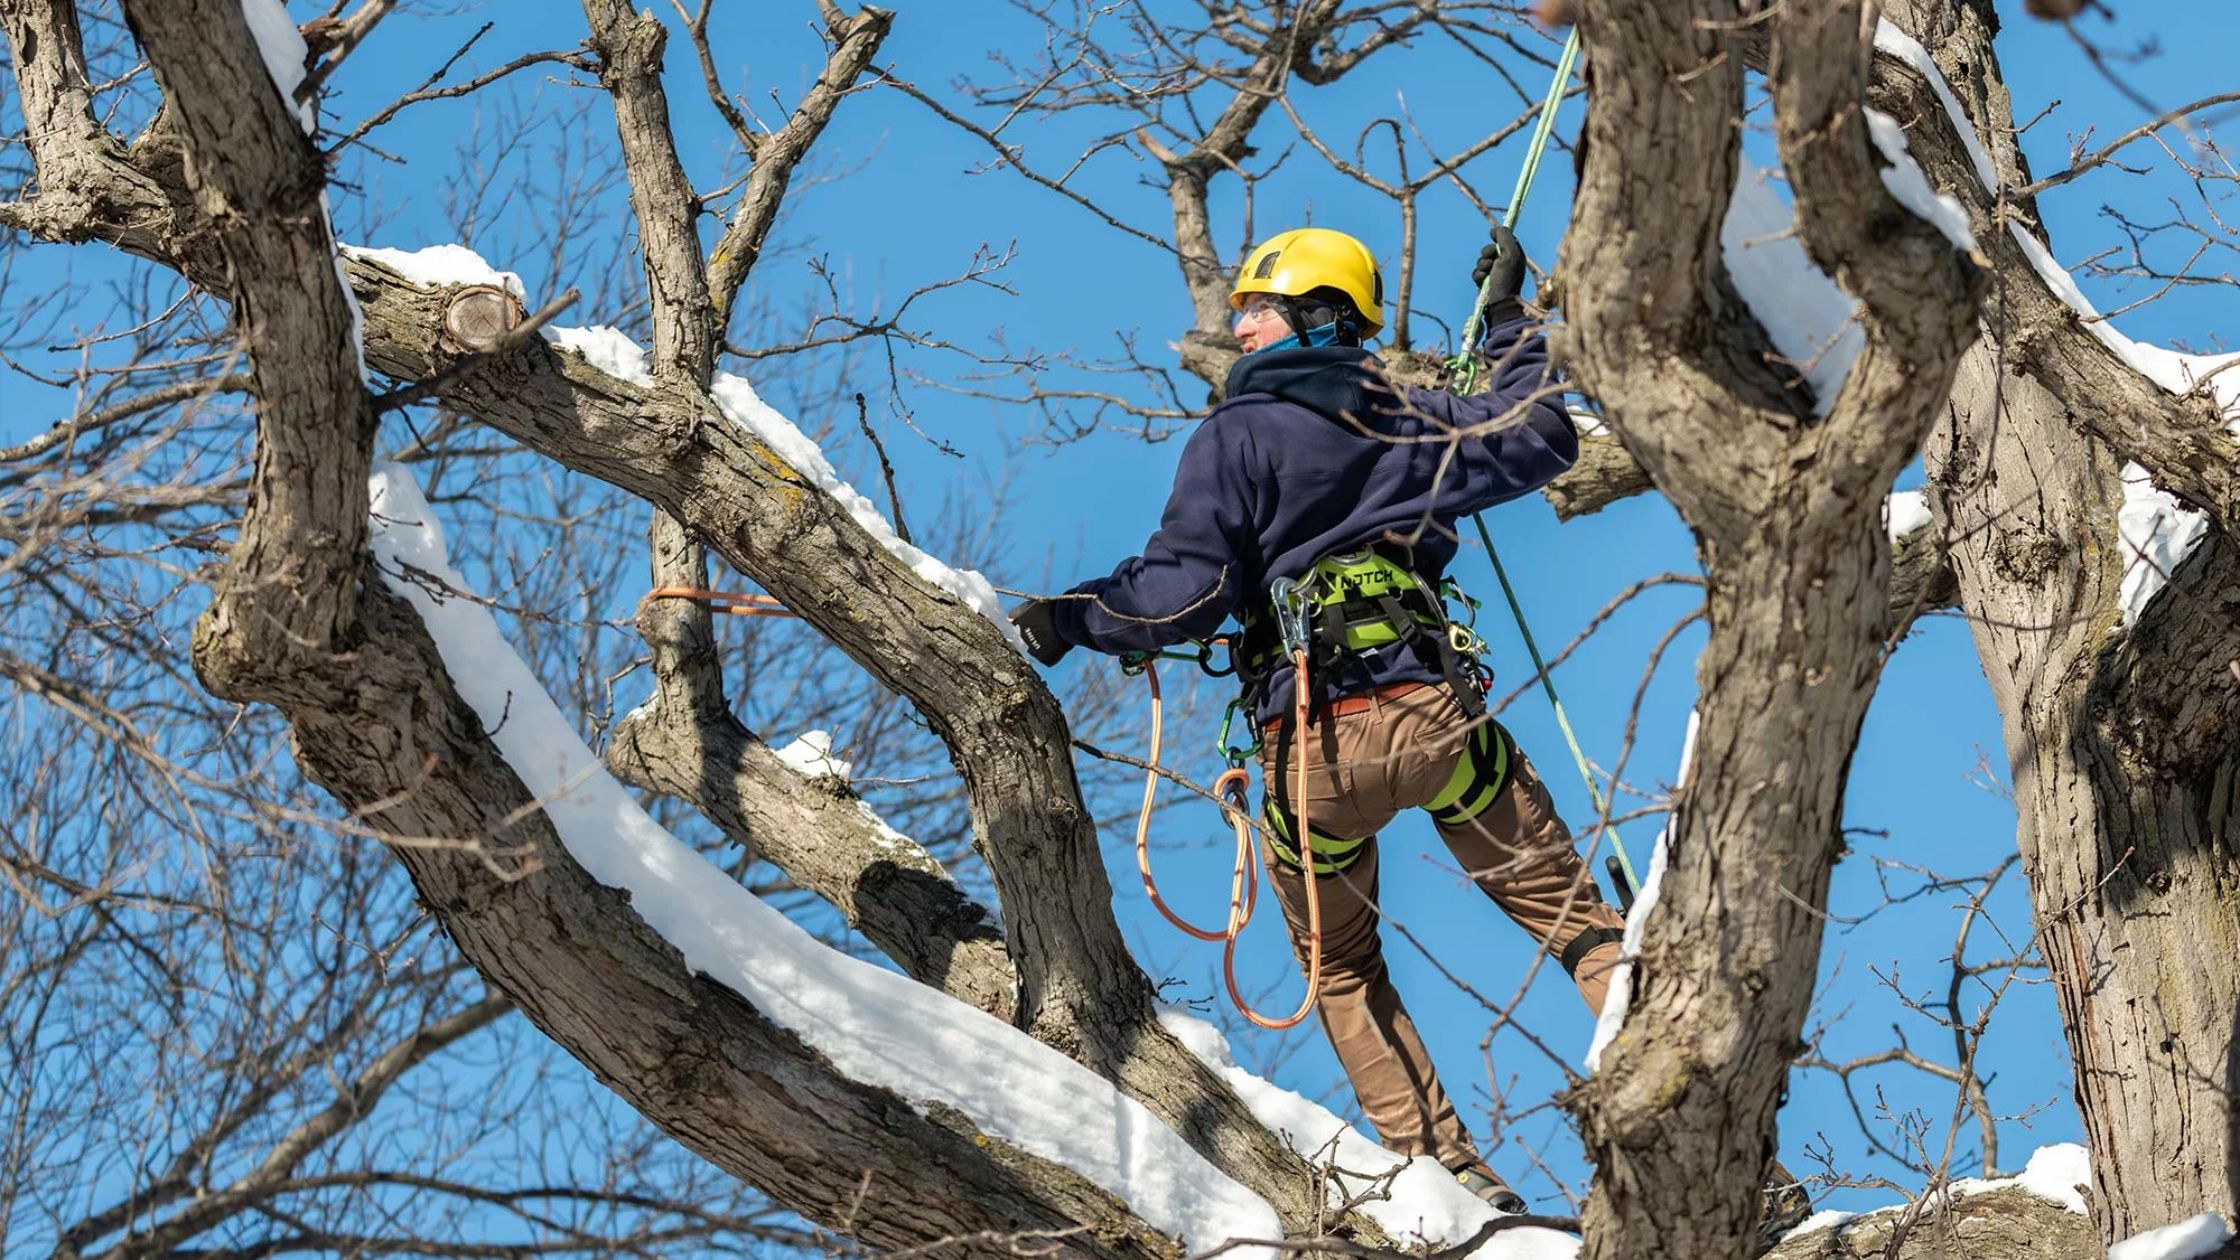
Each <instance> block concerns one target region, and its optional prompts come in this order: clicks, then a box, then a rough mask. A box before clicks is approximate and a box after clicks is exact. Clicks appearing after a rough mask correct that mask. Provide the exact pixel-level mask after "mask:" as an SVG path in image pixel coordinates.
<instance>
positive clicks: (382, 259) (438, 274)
mask: <svg viewBox="0 0 2240 1260" xmlns="http://www.w3.org/2000/svg"><path fill="white" fill-rule="evenodd" d="M342 252H343V253H345V254H348V255H349V256H350V257H352V258H363V259H365V260H366V261H367V262H375V263H380V264H381V265H382V266H384V267H387V268H388V269H389V270H391V271H394V272H396V273H397V274H398V275H400V276H403V277H404V278H405V279H407V280H410V281H411V282H412V283H414V284H419V285H426V286H428V287H430V288H443V287H445V286H448V285H455V284H488V285H495V286H496V287H498V288H501V289H504V290H505V291H506V292H508V293H511V294H512V295H513V296H514V297H515V298H516V299H517V300H519V301H520V302H522V303H523V304H524V305H526V304H527V303H528V301H529V291H528V289H526V288H524V287H523V286H522V284H521V277H520V276H518V275H516V274H514V273H513V272H510V271H500V270H498V269H497V268H496V267H493V266H491V265H490V264H489V263H487V262H485V261H483V258H482V255H480V254H478V253H476V252H474V251H473V250H471V249H469V248H467V247H466V246H464V245H458V244H448V245H430V246H427V247H426V248H424V249H377V248H374V247H371V246H366V245H345V246H343V247H342ZM609 331H612V330H611V329H610V330H609ZM616 335H618V336H619V335H620V334H616Z"/></svg>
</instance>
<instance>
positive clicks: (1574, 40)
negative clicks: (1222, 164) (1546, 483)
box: [1454, 27, 1641, 889]
mask: <svg viewBox="0 0 2240 1260" xmlns="http://www.w3.org/2000/svg"><path fill="white" fill-rule="evenodd" d="M1578 64H1579V28H1577V27H1573V28H1571V38H1569V39H1567V40H1565V41H1564V43H1563V52H1562V54H1561V55H1560V56H1558V57H1557V58H1556V73H1555V78H1554V79H1553V80H1551V81H1550V82H1549V84H1548V95H1547V96H1546V98H1545V99H1543V100H1542V101H1541V102H1540V118H1539V121H1538V123H1536V124H1535V125H1534V127H1533V129H1532V143H1531V144H1530V145H1529V146H1528V147H1527V148H1526V149H1525V154H1524V169H1522V170H1520V171H1518V172H1517V190H1516V192H1515V193H1513V194H1512V195H1511V196H1510V198H1509V205H1508V207H1507V208H1506V209H1505V210H1503V211H1502V215H1501V223H1502V226H1504V227H1509V228H1514V227H1515V226H1516V224H1517V216H1518V215H1520V214H1522V213H1523V212H1524V203H1525V198H1526V197H1528V196H1530V195H1531V194H1532V182H1533V180H1534V178H1536V177H1537V176H1538V175H1539V174H1540V158H1541V156H1542V155H1543V154H1545V153H1546V152H1547V150H1548V137H1549V136H1550V135H1552V134H1554V132H1555V126H1556V109H1557V107H1558V106H1560V105H1561V104H1562V103H1563V94H1564V90H1565V89H1566V88H1568V87H1569V86H1570V85H1571V74H1572V71H1573V70H1574V69H1575V68H1576V67H1577V66H1578ZM1486 280H1487V283H1488V284H1491V283H1492V277H1491V276H1488V277H1487V278H1486ZM1486 297H1487V294H1486V291H1485V290H1484V289H1483V288H1481V289H1480V290H1479V291H1478V295H1477V301H1476V303H1475V304H1474V305H1473V307H1472V309H1471V311H1470V318H1469V319H1468V320H1467V321H1466V322H1465V323H1464V324H1463V326H1462V345H1463V351H1462V354H1461V356H1460V357H1459V358H1458V359H1457V360H1456V361H1455V365H1454V366H1455V369H1456V376H1457V384H1458V387H1459V392H1461V393H1465V394H1468V393H1474V392H1476V388H1477V383H1478V379H1477V378H1478V356H1477V355H1476V354H1475V353H1473V352H1472V349H1471V347H1474V346H1476V345H1477V344H1478V337H1479V335H1480V334H1481V333H1483V332H1484V323H1485V312H1486ZM1470 522H1471V524H1473V525H1476V526H1477V527H1478V537H1479V538H1480V539H1482V540H1483V541H1484V542H1485V545H1486V556H1487V557H1488V558H1489V559H1491V560H1492V561H1493V575H1494V576H1495V577H1496V578H1499V579H1500V580H1501V593H1502V595H1503V596H1505V597H1507V599H1508V601H1509V613H1510V615H1511V616H1513V617H1515V618H1516V621H1517V634H1518V635H1519V637H1521V638H1523V639H1524V648H1525V651H1526V652H1527V653H1529V654H1531V656H1532V668H1533V671H1534V672H1535V673H1536V674H1537V675H1538V676H1539V679H1540V688H1541V690H1542V691H1545V692H1546V693H1547V695H1548V705H1549V707H1550V708H1553V709H1554V710H1555V713H1556V726H1557V727H1558V728H1559V729H1561V730H1562V731H1563V739H1564V742H1565V743H1567V744H1569V745H1570V746H1571V759H1572V760H1573V761H1575V762H1577V763H1578V766H1579V778H1580V781H1581V782H1583V783H1585V784H1586V785H1587V796H1588V798H1589V799H1590V800H1592V801H1593V802H1594V810H1595V818H1596V820H1597V821H1601V820H1604V819H1606V818H1607V817H1608V816H1609V812H1610V807H1609V804H1608V802H1607V801H1606V799H1605V798H1604V797H1603V795H1602V787H1601V785H1600V784H1598V783H1596V782H1595V778H1594V767H1593V766H1591V765H1589V764H1588V763H1587V754H1586V751H1585V750H1584V749H1582V748H1580V747H1579V736H1578V734H1577V733H1576V732H1574V731H1573V730H1572V729H1571V717H1570V715H1569V714H1567V713H1565V712H1564V709H1563V699H1562V697H1560V696H1558V695H1557V694H1556V683H1555V679H1554V678H1552V677H1550V676H1549V674H1548V663H1547V661H1545V660H1543V659H1542V658H1541V656H1540V645H1539V643H1538V642H1536V641H1535V640H1534V639H1533V637H1532V627H1531V626H1530V625H1528V624H1526V622H1525V619H1524V605H1523V604H1522V603H1521V602H1519V601H1518V599H1517V590H1516V588H1515V587H1514V586H1511V585H1510V584H1509V571H1508V570H1507V569H1506V568H1505V567H1503V565H1502V563H1501V552H1500V551H1498V550H1497V549H1495V547H1494V545H1493V534H1492V531H1490V530H1488V529H1487V528H1486V522H1485V517H1484V516H1482V515H1479V514H1477V513H1472V514H1471V516H1470ZM1608 830H1609V833H1610V848H1611V850H1612V851H1613V852H1615V853H1616V854H1617V856H1618V866H1619V868H1620V869H1621V870H1623V871H1624V872H1625V876H1626V882H1627V883H1629V884H1631V885H1632V886H1633V887H1634V888H1635V889H1639V888H1640V887H1641V876H1640V875H1639V874H1637V873H1636V872H1635V871H1634V869H1633V859H1632V858H1631V857H1629V856H1627V854H1626V846H1625V842H1624V841H1623V840H1621V839H1619V837H1618V829H1617V828H1616V827H1611V828H1609V829H1608Z"/></svg>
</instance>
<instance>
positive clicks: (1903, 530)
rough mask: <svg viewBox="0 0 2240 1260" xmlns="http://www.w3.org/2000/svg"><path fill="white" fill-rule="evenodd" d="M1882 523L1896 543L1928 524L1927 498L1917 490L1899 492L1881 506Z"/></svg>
mask: <svg viewBox="0 0 2240 1260" xmlns="http://www.w3.org/2000/svg"><path fill="white" fill-rule="evenodd" d="M1882 523H1883V524H1884V525H1885V526H1887V527H1889V530H1890V541H1891V542H1896V541H1898V540H1899V539H1901V538H1903V537H1905V536H1906V535H1907V534H1910V533H1912V532H1913V531H1915V530H1917V529H1920V528H1921V527H1922V526H1924V525H1927V524H1928V523H1929V496H1927V495H1925V494H1923V493H1921V492H1920V491H1919V490H1899V491H1896V492H1894V493H1892V494H1891V496H1890V497H1889V499H1888V500H1886V501H1885V502H1884V503H1883V505H1882Z"/></svg>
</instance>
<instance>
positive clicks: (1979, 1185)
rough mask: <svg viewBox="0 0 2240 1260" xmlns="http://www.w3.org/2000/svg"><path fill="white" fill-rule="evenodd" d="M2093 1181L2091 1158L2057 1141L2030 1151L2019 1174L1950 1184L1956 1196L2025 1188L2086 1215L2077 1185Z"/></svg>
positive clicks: (2081, 1150)
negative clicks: (1989, 1179)
mask: <svg viewBox="0 0 2240 1260" xmlns="http://www.w3.org/2000/svg"><path fill="white" fill-rule="evenodd" d="M2091 1184H2092V1157H2091V1156H2090V1155H2087V1154H2086V1153H2085V1149H2084V1148H2083V1147H2081V1146H2079V1145H2077V1144H2076V1143H2075V1142H2056V1143H2054V1144H2053V1145H2051V1146H2041V1147H2039V1148H2038V1149H2037V1150H2035V1151H2032V1152H2030V1162H2029V1163H2027V1164H2024V1165H2023V1166H2022V1171H2021V1173H2019V1174H2017V1175H2016V1176H2012V1177H2000V1178H1997V1179H1995V1180H1991V1181H1986V1180H1984V1179H1983V1178H1981V1177H1962V1178H1961V1179H1960V1180H1958V1181H1955V1182H1953V1183H1952V1185H1951V1186H1950V1187H1949V1192H1950V1193H1951V1194H1952V1195H1953V1196H1954V1197H1955V1198H1965V1197H1967V1196H1969V1195H1972V1194H1985V1193H1988V1192H1990V1191H1993V1190H2005V1189H2008V1188H2009V1187H2013V1188H2015V1189H2020V1190H2027V1191H2029V1192H2030V1193H2031V1194H2034V1195H2037V1196H2038V1197H2039V1198H2041V1199H2046V1200H2049V1201H2051V1202H2054V1203H2058V1204H2060V1205H2061V1206H2062V1207H2064V1208H2066V1209H2068V1210H2069V1211H2071V1212H2075V1213H2076V1214H2077V1215H2079V1216H2083V1215H2084V1214H2085V1206H2084V1193H2083V1192H2082V1191H2080V1190H2079V1189H2078V1188H2077V1187H2079V1186H2087V1185H2091Z"/></svg>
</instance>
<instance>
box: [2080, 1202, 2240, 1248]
mask: <svg viewBox="0 0 2240 1260" xmlns="http://www.w3.org/2000/svg"><path fill="white" fill-rule="evenodd" d="M2231 1238H2232V1230H2231V1229H2229V1228H2227V1227H2226V1225H2225V1223H2224V1218H2223V1217H2221V1216H2219V1215H2217V1214H2216V1213H2215V1212H2203V1213H2202V1214H2201V1215H2199V1216H2196V1217H2193V1218H2191V1219H2189V1220H2183V1221H2179V1222H2178V1223H2177V1224H2175V1225H2165V1226H2163V1227H2162V1228H2160V1229H2150V1230H2148V1231H2147V1232H2145V1233H2143V1234H2133V1235H2132V1236H2131V1237H2129V1238H2126V1239H2124V1240H2123V1241H2122V1242H2119V1243H2117V1244H2116V1245H2115V1246H2113V1247H2110V1248H2108V1260H2196V1258H2197V1257H2200V1256H2205V1255H2208V1254H2209V1253H2210V1252H2212V1251H2215V1250H2216V1249H2217V1248H2219V1247H2222V1246H2224V1245H2225V1243H2226V1242H2228V1241H2230V1240H2231Z"/></svg>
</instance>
